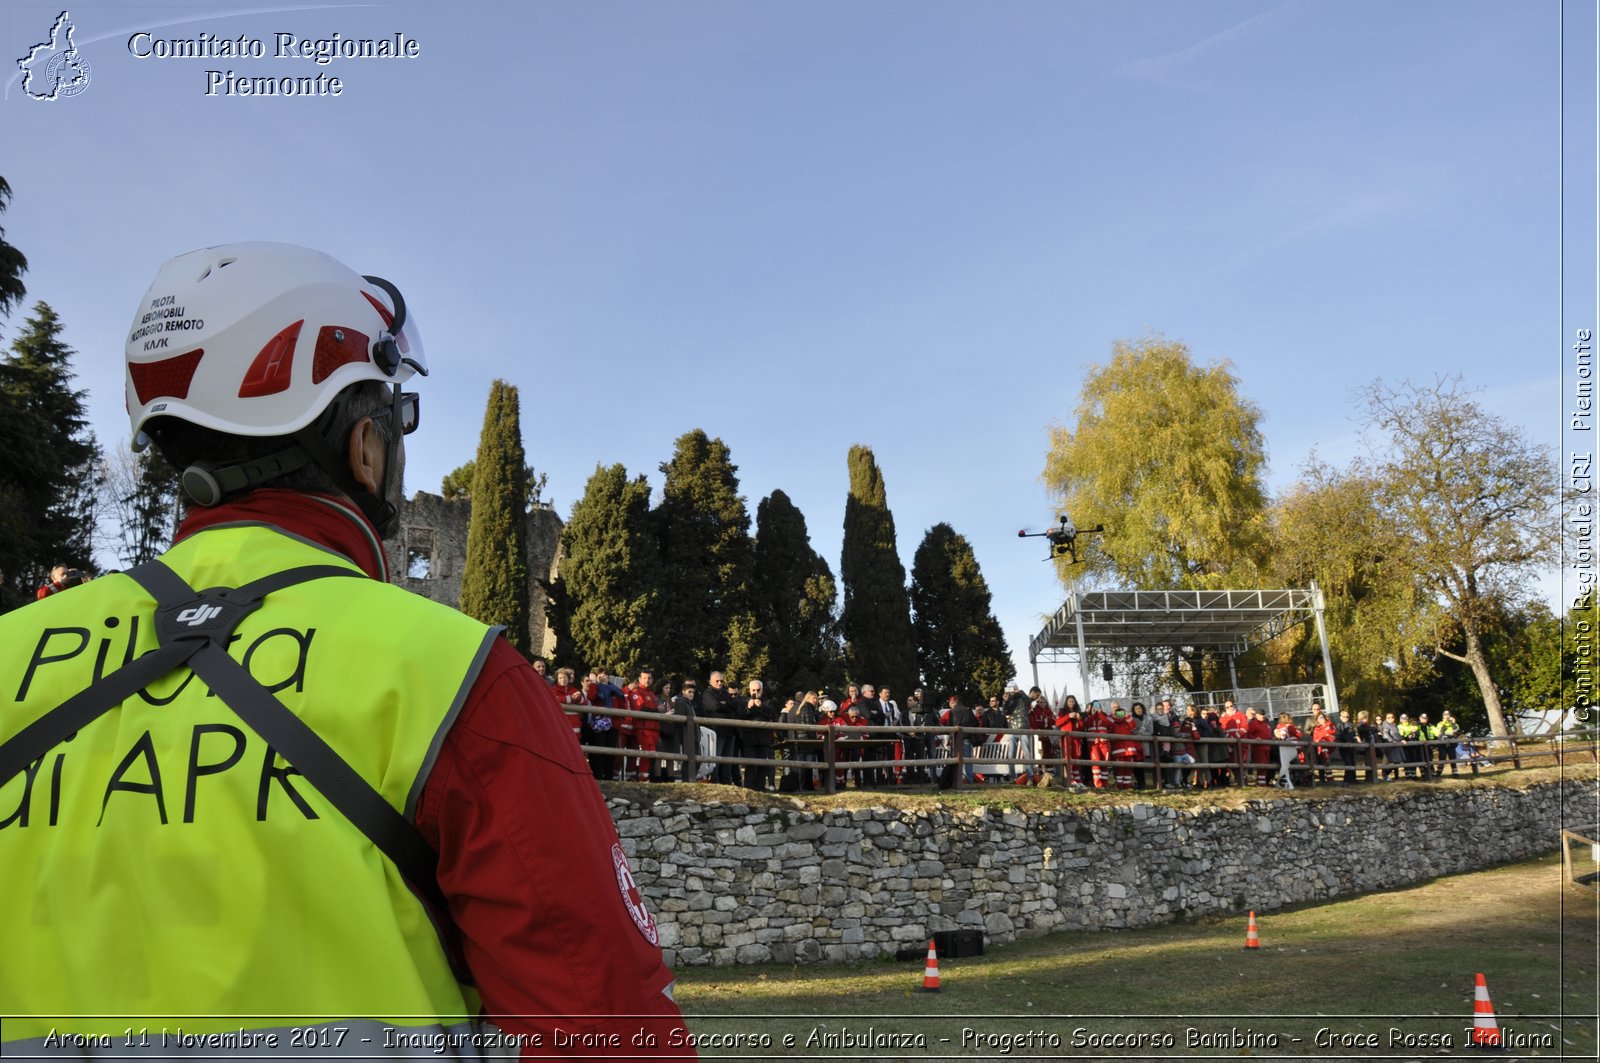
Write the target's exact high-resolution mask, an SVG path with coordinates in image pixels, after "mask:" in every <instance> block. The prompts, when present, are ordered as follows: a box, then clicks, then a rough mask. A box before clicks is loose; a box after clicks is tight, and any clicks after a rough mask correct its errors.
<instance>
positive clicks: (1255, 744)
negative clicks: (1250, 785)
mask: <svg viewBox="0 0 1600 1063" xmlns="http://www.w3.org/2000/svg"><path fill="white" fill-rule="evenodd" d="M1244 720H1245V722H1244V736H1245V738H1246V740H1247V741H1246V743H1245V748H1246V749H1247V750H1248V751H1249V756H1248V760H1249V761H1250V763H1252V764H1254V765H1255V766H1256V773H1255V775H1256V785H1257V786H1266V785H1267V783H1268V781H1269V780H1270V779H1271V777H1272V769H1270V768H1268V767H1267V764H1268V763H1269V762H1270V761H1271V759H1272V725H1271V724H1270V723H1268V722H1267V717H1266V714H1265V713H1262V712H1258V711H1257V710H1256V707H1255V706H1254V705H1247V706H1245V710H1244Z"/></svg>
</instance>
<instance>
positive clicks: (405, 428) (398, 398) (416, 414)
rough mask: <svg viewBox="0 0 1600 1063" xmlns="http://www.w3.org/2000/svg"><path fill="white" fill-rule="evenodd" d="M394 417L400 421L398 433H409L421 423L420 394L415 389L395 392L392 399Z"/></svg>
mask: <svg viewBox="0 0 1600 1063" xmlns="http://www.w3.org/2000/svg"><path fill="white" fill-rule="evenodd" d="M394 406H395V417H396V419H397V420H398V421H399V422H400V434H401V435H407V436H408V435H410V434H411V433H412V432H415V431H416V430H417V425H419V424H421V423H422V396H420V395H418V394H417V393H416V392H415V391H401V392H397V393H396V395H395V400H394Z"/></svg>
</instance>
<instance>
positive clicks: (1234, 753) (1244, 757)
mask: <svg viewBox="0 0 1600 1063" xmlns="http://www.w3.org/2000/svg"><path fill="white" fill-rule="evenodd" d="M1248 722H1249V721H1248V720H1247V719H1246V718H1245V715H1244V713H1242V712H1240V711H1239V710H1238V709H1237V708H1235V707H1234V704H1233V699H1232V698H1228V699H1227V700H1226V701H1224V702H1223V704H1222V715H1221V716H1219V717H1217V727H1218V728H1220V729H1221V731H1222V737H1224V738H1232V739H1240V738H1243V737H1244V731H1245V724H1246V723H1248ZM1224 748H1226V749H1227V751H1228V758H1227V759H1228V763H1229V764H1231V765H1232V768H1231V769H1230V770H1229V773H1228V774H1229V775H1233V774H1235V773H1237V775H1238V778H1237V779H1227V778H1224V779H1223V782H1225V783H1226V782H1235V781H1236V782H1238V783H1239V784H1240V785H1241V786H1242V785H1244V784H1245V783H1246V782H1248V781H1249V780H1248V776H1249V772H1247V771H1245V770H1244V765H1246V764H1248V763H1250V754H1249V752H1248V750H1247V749H1246V748H1245V747H1241V746H1238V745H1232V746H1227V747H1224Z"/></svg>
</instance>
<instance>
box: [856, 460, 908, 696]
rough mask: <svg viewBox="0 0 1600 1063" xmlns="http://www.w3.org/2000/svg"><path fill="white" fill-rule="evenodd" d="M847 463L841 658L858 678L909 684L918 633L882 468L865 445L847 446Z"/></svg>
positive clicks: (897, 685)
mask: <svg viewBox="0 0 1600 1063" xmlns="http://www.w3.org/2000/svg"><path fill="white" fill-rule="evenodd" d="M849 463H850V495H849V497H848V498H847V499H846V500H845V508H844V548H843V554H842V556H841V557H840V559H839V575H840V577H841V578H842V579H843V580H844V610H843V612H842V614H841V615H840V621H839V626H840V630H841V632H842V634H843V635H844V649H845V664H846V666H847V667H848V669H849V673H850V678H851V679H853V680H855V681H857V682H865V683H875V684H878V685H879V686H882V685H883V684H885V683H887V684H889V685H890V686H892V687H895V688H898V689H900V690H902V691H905V690H910V689H911V688H912V687H914V686H915V685H916V678H917V650H916V639H915V636H914V634H913V633H912V630H911V602H910V599H909V598H908V597H907V596H906V570H905V566H904V565H902V564H901V563H900V555H899V553H898V552H897V550H896V547H895V536H894V515H893V514H892V513H890V512H889V503H888V495H887V492H886V491H885V490H884V486H883V473H881V472H880V471H879V470H878V463H877V460H876V459H875V458H874V457H873V455H872V451H871V450H870V449H869V448H867V447H864V446H860V445H857V446H853V447H851V448H850V457H849Z"/></svg>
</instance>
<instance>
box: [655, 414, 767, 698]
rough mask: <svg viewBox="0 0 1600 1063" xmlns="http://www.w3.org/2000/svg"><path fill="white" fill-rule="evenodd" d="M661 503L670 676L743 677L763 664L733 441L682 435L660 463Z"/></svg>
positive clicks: (664, 648) (663, 623) (665, 650)
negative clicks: (724, 672)
mask: <svg viewBox="0 0 1600 1063" xmlns="http://www.w3.org/2000/svg"><path fill="white" fill-rule="evenodd" d="M661 471H662V473H664V474H665V476H666V482H665V484H664V485H663V487H662V499H661V504H660V505H659V506H658V507H656V511H655V527H656V535H657V541H658V542H659V543H660V550H661V561H662V573H661V575H662V580H663V584H662V590H663V596H662V602H661V618H660V626H659V628H658V631H659V632H660V635H661V639H662V644H661V647H660V649H661V652H662V654H663V657H662V659H661V660H660V661H659V662H658V663H657V667H659V668H662V669H665V670H666V671H667V672H668V673H669V674H675V673H678V672H682V673H683V674H685V675H696V676H704V675H706V674H707V673H709V672H711V671H712V670H714V669H728V668H731V669H732V670H733V671H734V672H735V673H736V674H737V675H739V676H740V677H741V678H747V677H751V676H752V672H751V669H759V668H760V666H761V664H762V653H761V647H760V646H759V645H757V643H756V624H755V621H754V618H753V617H752V616H751V614H750V605H749V587H750V572H751V562H752V560H753V557H754V549H753V546H752V544H751V541H750V514H749V513H748V511H746V509H745V505H744V499H743V498H742V497H740V495H739V478H738V475H737V473H738V467H737V466H736V465H734V464H733V462H732V461H731V460H730V458H729V453H728V445H727V444H726V443H724V442H723V441H722V440H720V439H711V438H708V437H707V436H706V434H705V432H704V431H702V430H701V429H698V428H696V429H695V430H694V431H692V432H688V433H685V434H684V435H682V436H680V437H679V438H678V441H677V444H676V446H675V447H674V449H673V455H672V460H671V461H669V462H667V463H666V464H664V465H662V466H661Z"/></svg>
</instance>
